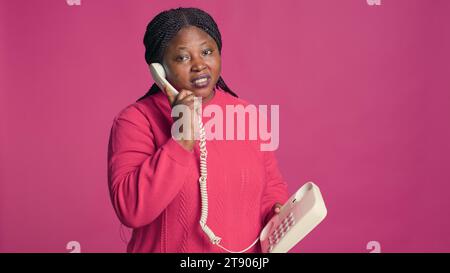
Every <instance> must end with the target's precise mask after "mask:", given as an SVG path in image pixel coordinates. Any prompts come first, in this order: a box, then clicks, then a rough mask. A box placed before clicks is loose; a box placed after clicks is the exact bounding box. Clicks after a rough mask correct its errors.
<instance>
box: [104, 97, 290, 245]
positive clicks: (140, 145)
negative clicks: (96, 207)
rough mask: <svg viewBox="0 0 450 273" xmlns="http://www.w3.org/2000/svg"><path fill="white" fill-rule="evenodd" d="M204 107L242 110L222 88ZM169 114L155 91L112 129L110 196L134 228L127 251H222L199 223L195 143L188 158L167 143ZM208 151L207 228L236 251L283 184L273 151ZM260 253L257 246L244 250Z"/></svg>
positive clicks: (238, 145) (247, 145) (281, 193)
mask: <svg viewBox="0 0 450 273" xmlns="http://www.w3.org/2000/svg"><path fill="white" fill-rule="evenodd" d="M209 104H215V105H218V106H219V107H221V108H222V109H223V112H224V113H225V106H226V105H238V104H242V105H244V106H245V105H247V103H246V102H245V101H243V100H241V99H238V98H235V97H233V96H231V95H229V94H228V93H226V92H224V91H222V90H216V93H215V95H214V97H213V98H212V99H211V100H210V101H209V102H208V103H204V104H203V107H205V106H207V105H209ZM170 113H171V109H170V105H169V102H168V100H167V98H166V97H165V95H164V94H163V93H161V92H160V93H157V94H154V95H152V96H149V97H147V98H145V99H143V100H141V101H139V102H136V103H134V104H132V105H129V106H128V107H126V108H125V109H124V110H122V111H121V112H120V113H119V114H118V115H117V116H116V117H115V119H114V122H113V125H112V128H111V134H110V139H109V150H108V181H109V190H110V195H111V200H112V204H113V207H114V209H115V211H116V214H117V215H118V217H119V219H120V221H121V222H122V223H123V224H124V225H126V226H128V227H131V228H133V235H132V238H131V240H130V242H129V244H128V248H127V251H128V252H224V251H223V250H222V249H220V248H219V247H217V246H215V245H212V244H211V243H210V242H209V239H208V237H207V236H206V234H204V233H203V231H202V229H201V227H200V225H199V220H200V212H201V199H200V189H199V183H198V178H199V149H198V145H196V146H195V148H194V151H192V152H189V151H187V150H185V149H184V148H183V147H182V146H181V145H180V144H178V142H176V141H175V140H174V139H172V138H171V133H170V132H171V125H172V123H173V122H172V117H171V116H170ZM224 117H225V114H224ZM207 120H208V118H203V122H204V123H206V122H207ZM224 128H225V126H224ZM197 144H198V142H197ZM207 150H208V159H207V160H208V184H207V186H208V202H209V213H208V221H207V224H208V226H209V227H210V228H211V229H212V230H213V231H214V233H215V234H216V235H217V236H219V237H221V238H222V242H221V244H222V245H223V246H224V247H226V248H228V249H231V250H235V251H238V250H239V251H240V250H242V249H244V248H246V247H248V246H249V245H250V244H251V243H252V242H254V241H255V239H256V238H257V237H258V236H259V233H260V231H261V229H262V228H263V227H264V224H265V222H266V221H267V220H268V219H267V218H268V217H270V215H271V211H272V206H273V205H274V204H275V203H276V202H279V203H281V204H283V203H284V202H285V201H286V200H287V198H288V192H287V186H286V183H285V182H284V181H283V179H282V176H281V174H280V172H279V170H278V167H277V162H276V159H275V157H274V153H273V152H261V151H260V146H259V142H258V141H242V140H208V141H207ZM260 251H261V249H260V246H259V243H257V244H256V245H255V246H254V247H252V248H251V249H250V250H249V251H248V252H260Z"/></svg>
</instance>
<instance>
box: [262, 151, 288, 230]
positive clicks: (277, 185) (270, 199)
mask: <svg viewBox="0 0 450 273" xmlns="http://www.w3.org/2000/svg"><path fill="white" fill-rule="evenodd" d="M262 153H263V158H264V167H265V173H266V186H265V190H264V192H263V195H262V201H261V213H262V215H261V216H262V217H261V219H262V220H263V225H266V224H267V222H268V221H269V220H270V219H271V218H272V216H273V215H274V214H273V206H274V205H275V204H276V203H280V204H281V205H283V204H284V203H285V202H286V201H287V200H288V198H289V195H288V189H287V184H286V182H285V181H284V180H283V177H282V175H281V173H280V171H279V169H278V163H277V160H276V157H275V154H274V152H272V151H265V152H262Z"/></svg>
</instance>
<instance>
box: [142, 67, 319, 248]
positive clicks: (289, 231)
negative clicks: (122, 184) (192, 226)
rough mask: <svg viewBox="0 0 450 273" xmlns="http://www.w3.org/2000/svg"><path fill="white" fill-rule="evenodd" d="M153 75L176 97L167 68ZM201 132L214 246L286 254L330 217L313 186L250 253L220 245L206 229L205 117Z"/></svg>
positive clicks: (298, 194) (265, 231)
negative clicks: (209, 222) (209, 224)
mask: <svg viewBox="0 0 450 273" xmlns="http://www.w3.org/2000/svg"><path fill="white" fill-rule="evenodd" d="M150 72H151V74H152V77H153V80H154V81H155V83H156V84H157V85H158V87H159V88H160V89H161V90H164V87H166V86H167V90H168V91H169V92H172V93H173V94H174V95H177V94H178V91H177V90H176V89H175V88H174V87H173V86H172V85H171V84H170V83H169V82H168V81H167V79H166V73H165V71H164V67H163V66H162V65H161V64H159V63H152V64H150ZM197 120H198V122H199V128H200V141H199V147H200V178H199V180H198V181H199V183H200V196H201V205H202V208H201V217H200V227H201V228H202V230H203V231H204V232H205V233H206V235H207V236H208V238H209V240H210V241H211V243H212V244H214V245H217V246H218V247H220V248H222V249H223V250H225V251H227V252H231V253H242V252H245V251H247V250H249V249H250V248H251V247H253V246H254V245H255V244H256V243H257V242H258V241H261V249H262V251H263V252H278V253H286V252H288V251H289V250H290V249H291V248H293V247H294V246H295V245H296V244H297V243H298V242H299V241H300V240H302V239H303V238H304V237H305V236H306V235H307V234H308V233H309V232H311V231H312V230H313V229H314V228H315V227H316V226H317V225H318V224H319V223H320V222H321V221H322V220H323V219H324V218H325V216H326V214H327V209H326V207H325V203H324V202H323V198H322V195H321V194H320V190H319V187H317V186H316V185H315V184H314V183H313V182H308V183H306V184H304V185H303V186H302V187H300V189H298V190H297V192H296V193H295V194H293V195H292V196H291V197H290V198H289V199H288V201H287V202H286V203H285V204H284V205H283V206H282V207H281V209H280V213H279V214H277V215H274V216H273V217H272V219H270V220H269V222H268V223H267V225H266V226H265V227H264V228H263V230H262V231H261V233H260V236H259V237H258V238H256V240H255V241H254V242H253V243H252V244H251V245H250V246H249V247H247V248H246V249H244V250H241V251H230V250H228V249H227V248H225V247H223V246H222V245H221V244H220V241H221V240H222V239H221V238H220V237H218V236H216V235H215V234H214V232H213V231H212V230H211V229H210V228H209V227H208V226H207V225H206V221H207V219H208V192H207V187H206V181H207V156H208V152H207V150H206V134H205V129H204V126H203V122H202V119H201V117H200V118H198V119H197Z"/></svg>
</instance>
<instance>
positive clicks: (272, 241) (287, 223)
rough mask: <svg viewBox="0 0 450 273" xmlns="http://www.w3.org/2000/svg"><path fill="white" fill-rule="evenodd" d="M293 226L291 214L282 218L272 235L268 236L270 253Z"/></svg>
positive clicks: (293, 220)
mask: <svg viewBox="0 0 450 273" xmlns="http://www.w3.org/2000/svg"><path fill="white" fill-rule="evenodd" d="M294 224H295V219H294V214H293V213H292V212H291V213H289V215H288V216H287V217H286V218H284V219H283V220H282V221H281V223H280V224H279V225H278V226H277V227H276V228H275V229H274V231H273V232H272V234H271V235H270V236H269V248H268V252H270V251H271V250H272V249H273V247H274V246H275V245H276V244H278V242H280V240H281V239H282V238H283V237H284V236H285V235H286V233H287V232H288V231H289V229H290V228H291V227H292V226H293V225H294Z"/></svg>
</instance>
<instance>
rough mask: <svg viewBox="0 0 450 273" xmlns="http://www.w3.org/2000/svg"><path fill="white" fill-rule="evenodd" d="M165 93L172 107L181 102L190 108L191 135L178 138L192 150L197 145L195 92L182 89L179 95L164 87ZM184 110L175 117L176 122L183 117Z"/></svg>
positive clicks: (184, 145) (181, 131)
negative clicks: (185, 137)
mask: <svg viewBox="0 0 450 273" xmlns="http://www.w3.org/2000/svg"><path fill="white" fill-rule="evenodd" d="M164 93H165V94H166V96H167V98H168V100H169V103H170V106H171V107H172V109H173V108H174V107H175V106H176V105H180V104H184V105H186V106H187V107H188V108H189V110H190V113H191V115H190V116H189V117H188V120H189V125H190V129H191V130H190V135H189V136H188V137H187V139H184V138H181V139H180V140H177V141H178V143H180V144H181V146H183V147H184V148H185V149H186V150H188V151H192V149H193V148H194V145H195V138H194V136H195V131H194V130H195V126H194V125H195V124H194V120H195V119H194V115H195V111H194V98H195V95H194V92H192V91H190V90H187V89H181V90H180V91H179V93H178V95H175V94H173V93H172V92H171V91H169V90H167V88H164ZM183 114H184V113H183V112H182V113H180V116H178V117H173V120H174V122H176V121H177V120H178V119H180V118H182V117H183ZM180 133H183V129H181V130H180Z"/></svg>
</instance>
